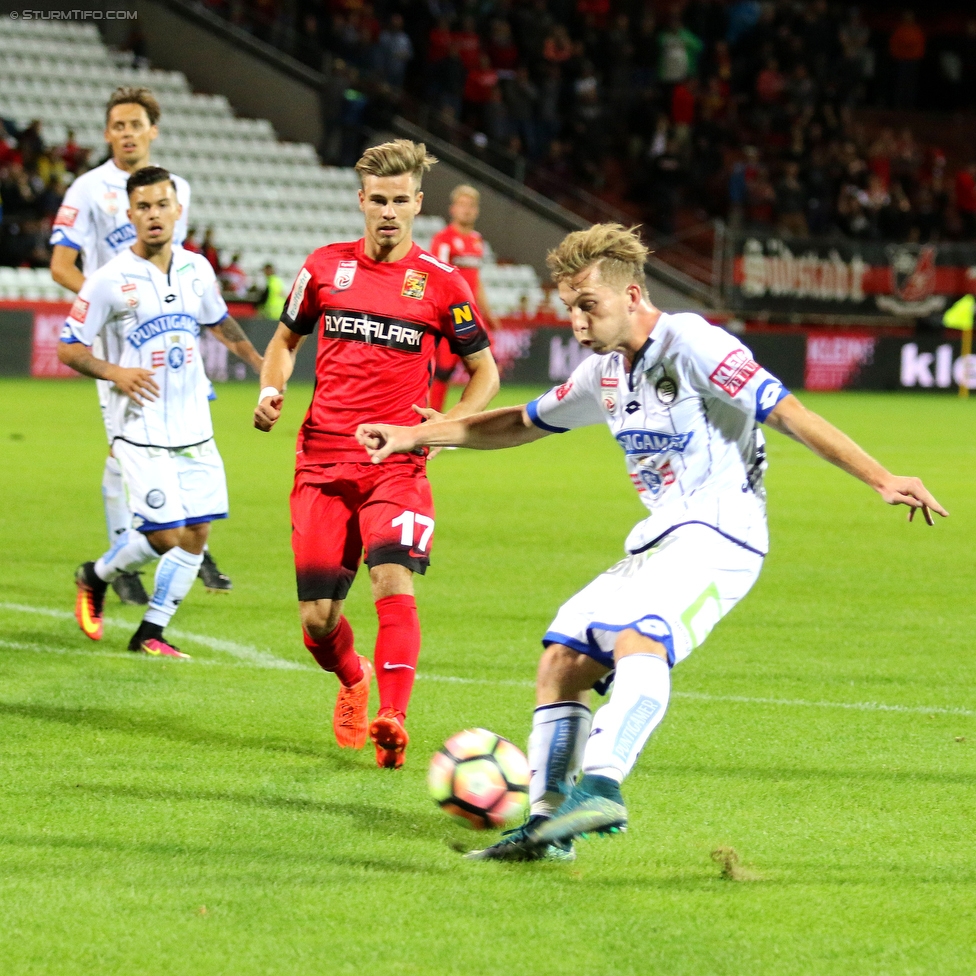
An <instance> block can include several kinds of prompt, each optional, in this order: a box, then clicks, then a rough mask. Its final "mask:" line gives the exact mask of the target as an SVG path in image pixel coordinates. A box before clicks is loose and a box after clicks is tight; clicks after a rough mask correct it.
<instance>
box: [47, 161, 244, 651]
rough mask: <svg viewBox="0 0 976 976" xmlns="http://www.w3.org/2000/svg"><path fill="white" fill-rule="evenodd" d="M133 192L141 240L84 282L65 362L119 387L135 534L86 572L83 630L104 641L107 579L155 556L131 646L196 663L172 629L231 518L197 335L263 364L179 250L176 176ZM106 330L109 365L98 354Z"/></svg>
mask: <svg viewBox="0 0 976 976" xmlns="http://www.w3.org/2000/svg"><path fill="white" fill-rule="evenodd" d="M126 191H127V193H128V200H129V207H128V213H129V219H130V220H131V221H132V224H133V227H134V230H135V238H136V239H135V243H134V244H133V245H132V247H131V248H126V249H125V250H124V251H123V252H122V253H121V254H119V255H118V257H115V258H113V259H112V260H110V261H109V262H108V263H107V264H104V265H103V266H102V267H100V268H99V269H98V270H97V271H95V272H93V273H92V274H91V275H89V276H88V277H87V278H86V279H85V283H84V284H83V285H82V287H81V291H80V293H79V294H78V297H77V298H76V299H75V303H74V305H72V307H71V312H70V314H69V315H68V320H67V322H66V323H65V326H64V330H63V332H62V334H61V342H60V344H59V346H58V357H59V358H60V360H61V362H63V363H65V364H66V365H68V366H71V367H72V369H76V370H77V371H78V372H79V373H84V374H85V375H86V376H92V377H94V378H95V379H99V380H107V381H108V382H109V383H110V384H111V385H110V387H109V390H108V405H107V411H106V416H107V423H108V429H109V434H110V437H111V442H112V450H113V453H114V455H115V457H116V458H117V459H118V462H119V466H120V468H121V470H122V480H123V482H124V485H125V491H126V495H127V497H128V500H129V505H130V506H131V509H132V513H133V524H134V526H135V528H136V529H138V531H137V532H130V533H127V534H126V535H124V536H122V537H120V539H119V540H118V542H117V543H116V544H115V545H114V546H113V547H112V548H111V549H109V551H108V552H106V553H105V554H104V555H103V556H102V557H101V558H99V559H98V560H97V561H95V562H87V563H83V564H82V565H81V566H80V567H79V568H78V571H77V573H76V583H77V587H78V596H77V601H76V604H75V615H76V617H77V619H78V624H79V625H80V627H81V629H82V631H83V632H84V633H85V635H86V636H87V637H90V638H91V639H92V640H100V639H101V637H102V610H103V607H104V603H105V591H106V589H107V587H108V585H109V583H111V582H112V580H113V579H114V578H115V577H116V576H117V575H118V574H119V573H124V572H133V571H135V570H136V569H139V568H140V567H141V566H144V565H145V564H146V563H148V562H151V561H152V560H154V559H157V558H158V559H159V565H158V566H157V567H156V580H155V589H154V591H153V594H152V597H151V598H150V600H149V608H148V610H147V611H146V615H145V616H144V617H143V620H142V623H141V624H140V625H139V629H138V630H137V631H136V632H135V634H134V635H133V636H132V639H131V640H130V641H129V650H131V651H142V652H145V653H147V654H153V655H162V656H166V657H188V655H186V654H183V653H182V652H181V651H180V650H179V648H177V647H175V646H174V645H173V644H171V643H170V642H169V641H167V640H166V639H165V638H164V636H163V628H164V627H165V626H166V624H167V623H169V621H170V618H171V617H172V616H173V614H174V613H175V612H176V608H177V607H178V606H179V604H180V601H182V600H183V598H184V597H185V596H186V595H187V593H188V592H189V591H190V587H191V586H192V585H193V581H194V579H195V578H196V575H197V572H198V571H199V569H200V564H201V562H202V561H203V547H204V545H205V544H206V541H207V535H208V533H209V531H210V523H211V522H212V521H214V520H215V519H222V518H227V483H226V481H225V479H224V464H223V461H222V460H221V457H220V454H219V452H218V451H217V446H216V444H215V443H214V439H213V425H212V424H211V421H210V405H209V402H208V399H207V398H208V394H209V390H210V383H209V381H208V380H207V377H206V374H205V373H204V370H203V361H202V359H201V356H200V345H199V336H200V328H201V326H203V327H209V328H213V329H215V330H218V329H219V330H220V331H221V332H222V333H223V338H224V340H225V341H226V342H227V344H228V345H229V346H230V348H231V349H232V350H233V351H234V352H235V354H236V355H238V356H240V357H241V358H242V359H245V360H246V361H249V362H251V363H252V364H254V365H256V367H257V368H258V369H260V366H261V357H260V356H258V354H257V352H256V351H255V350H254V347H253V346H252V345H251V343H250V341H249V340H248V338H247V336H245V335H244V332H243V331H242V330H241V327H240V326H239V325H238V324H237V322H235V321H234V319H232V318H231V317H230V316H229V315H228V314H227V306H226V305H225V304H224V300H223V298H221V296H220V289H219V287H218V285H217V280H216V278H215V276H214V272H213V269H212V268H211V267H210V264H209V262H208V261H207V260H206V259H205V258H204V257H202V255H199V254H193V253H191V252H190V251H186V250H184V249H183V248H182V247H179V246H178V245H175V244H174V243H173V229H174V227H175V225H176V223H177V221H178V220H179V218H180V212H181V207H180V204H179V200H178V199H177V195H176V184H175V183H174V182H173V179H172V178H171V177H170V174H169V173H168V172H167V171H166V170H165V169H162V168H161V167H159V166H146V167H143V168H141V169H139V170H137V171H136V172H135V173H134V174H133V175H132V176H130V177H129V180H128V183H127V185H126ZM99 335H101V336H102V339H103V342H104V348H105V359H99V358H96V357H95V356H94V355H93V353H92V350H91V348H90V347H91V345H92V343H93V342H94V341H95V338H96V337H97V336H99ZM160 557H161V558H160Z"/></svg>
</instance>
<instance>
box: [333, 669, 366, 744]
mask: <svg viewBox="0 0 976 976" xmlns="http://www.w3.org/2000/svg"><path fill="white" fill-rule="evenodd" d="M359 663H360V664H361V665H362V667H363V676H362V678H360V679H359V681H358V682H357V683H356V684H354V685H353V686H352V687H351V688H347V687H346V686H345V685H344V684H343V683H342V682H341V681H340V682H339V694H338V696H337V697H336V703H335V711H334V712H333V713H332V731H333V732H335V737H336V742H337V743H338V745H339V748H340V749H362V747H363V746H364V745H366V728H367V726H368V725H369V711H368V710H369V683H370V681H372V679H373V665H372V664H370V663H369V660H368V658H365V657H363V656H362V654H360V655H359Z"/></svg>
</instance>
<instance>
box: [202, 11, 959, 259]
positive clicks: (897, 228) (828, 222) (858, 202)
mask: <svg viewBox="0 0 976 976" xmlns="http://www.w3.org/2000/svg"><path fill="white" fill-rule="evenodd" d="M205 2H206V4H207V5H208V6H209V7H210V8H211V9H213V10H214V11H216V12H217V13H219V14H221V15H223V16H225V17H227V18H229V19H230V20H231V21H232V22H233V23H235V24H236V25H238V26H239V27H242V28H244V29H246V30H249V31H251V32H253V33H254V34H255V35H256V36H258V37H260V38H262V39H264V40H266V41H269V42H271V43H275V44H278V45H279V46H282V47H285V48H288V49H290V50H291V52H292V53H294V54H296V55H297V56H298V57H300V58H301V59H302V60H304V61H305V62H306V63H308V64H309V65H311V66H313V67H316V68H319V67H321V66H322V65H323V53H324V52H328V53H329V54H330V55H331V56H332V58H333V59H334V60H333V62H332V63H333V64H335V63H336V60H335V59H337V61H338V72H339V74H340V76H341V84H339V85H338V86H337V87H336V93H335V105H334V106H333V107H332V110H331V114H332V116H333V117H334V118H335V119H337V120H340V121H342V122H343V123H344V124H346V128H347V130H348V129H350V128H353V129H354V128H355V123H356V122H357V121H358V120H359V119H361V118H362V116H363V114H364V112H365V110H366V109H365V102H366V100H367V95H365V94H364V91H367V90H368V88H369V86H368V85H367V84H366V83H365V82H364V79H366V78H372V79H373V81H374V82H379V83H380V84H381V85H382V86H385V87H386V88H387V89H390V90H395V89H401V88H405V89H406V91H407V92H409V93H411V94H412V95H413V96H414V97H415V98H417V99H418V100H420V101H421V102H422V103H423V104H424V105H426V106H429V107H430V108H432V109H434V110H435V111H436V112H438V113H439V114H440V115H441V117H443V118H446V119H448V120H452V121H458V122H460V123H463V124H464V125H465V126H467V127H469V128H470V129H472V130H473V131H474V145H475V146H478V145H479V144H480V143H481V142H482V141H483V140H491V142H492V143H493V144H498V145H501V146H504V147H506V148H507V149H508V150H510V151H511V152H513V153H517V154H520V155H522V156H525V157H527V158H528V159H529V160H531V161H533V162H534V163H535V164H536V165H535V166H534V167H532V168H531V169H530V176H529V182H532V181H533V179H532V176H531V173H532V172H542V171H545V173H546V174H548V175H550V176H552V175H554V176H555V177H557V178H558V180H560V181H569V182H571V183H575V184H576V185H579V186H581V187H584V188H586V189H588V190H590V191H595V192H597V193H598V194H600V195H601V196H603V197H604V198H605V199H607V200H608V202H613V203H616V204H618V205H621V206H623V207H624V208H625V209H629V210H631V211H633V212H634V213H635V215H636V216H640V217H642V218H643V219H646V220H649V222H650V223H651V224H652V225H654V226H655V227H656V228H657V229H658V230H659V231H661V232H663V233H670V232H672V231H674V230H675V228H676V221H677V220H678V215H679V212H681V210H682V208H684V209H685V210H689V209H690V210H692V211H694V213H695V214H696V219H700V218H701V217H706V216H723V217H728V218H729V219H730V220H731V221H733V222H739V223H741V222H746V223H748V224H750V225H758V226H759V227H765V228H769V229H777V230H779V231H781V232H784V233H791V234H793V235H795V236H804V235H805V234H807V233H810V234H823V233H835V234H845V235H852V236H854V237H872V238H877V237H897V238H903V239H917V240H928V239H935V238H941V237H947V236H948V237H954V238H958V237H963V238H972V237H973V236H974V235H976V191H974V189H973V181H974V174H976V170H974V169H973V167H972V166H968V167H967V166H966V163H967V162H969V160H967V159H952V160H951V164H950V162H949V161H947V153H946V152H945V151H944V149H943V148H941V147H939V146H935V145H922V144H920V143H919V141H918V140H917V139H916V138H915V136H914V135H913V133H912V131H911V129H905V127H904V126H895V127H894V128H893V129H890V130H889V129H885V130H884V131H869V130H868V129H866V127H865V126H864V125H862V124H859V123H858V121H857V110H858V109H859V108H863V107H876V108H877V107H880V108H890V109H902V110H911V109H915V108H938V109H943V110H944V109H948V108H951V109H970V110H971V109H974V108H976V17H972V16H969V17H966V16H965V15H962V14H960V15H959V16H957V17H956V18H955V19H953V17H952V16H949V17H948V18H944V19H943V20H941V21H938V22H936V21H931V22H925V21H922V22H920V21H919V20H917V19H916V16H915V14H914V13H913V12H912V11H910V10H905V11H898V10H894V11H892V10H890V9H887V8H880V7H879V8H877V10H872V11H865V12H864V14H862V13H861V12H860V11H859V10H858V8H856V7H853V6H849V5H844V4H839V3H828V2H827V0H774V2H764V3H760V2H756V0H690V2H687V3H676V4H671V3H653V2H649V0H643V2H639V0H613V2H611V0H375V2H373V0H298V2H297V3H294V4H293V3H288V2H285V0H205ZM328 111H329V110H328V109H327V112H328ZM346 141H348V140H346ZM356 151H358V146H356V145H355V144H352V143H351V144H350V145H349V146H348V147H346V148H345V149H343V148H342V147H341V146H340V145H339V144H338V143H337V144H336V146H335V149H334V155H335V158H334V159H333V160H332V161H339V162H341V159H342V157H344V156H349V155H350V154H354V153H355V152H356ZM950 168H951V172H950ZM542 182H544V180H543V181H542ZM543 188H544V187H543Z"/></svg>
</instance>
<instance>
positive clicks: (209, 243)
mask: <svg viewBox="0 0 976 976" xmlns="http://www.w3.org/2000/svg"><path fill="white" fill-rule="evenodd" d="M183 246H184V247H186V244H184V245H183ZM200 253H201V254H202V255H203V256H204V257H205V258H206V259H207V260H208V261H209V262H210V267H211V268H213V269H214V274H215V275H219V274H220V252H219V251H218V250H217V245H216V244H215V243H214V229H213V227H208V228H207V229H206V231H205V232H204V235H203V243H202V244H201V246H200Z"/></svg>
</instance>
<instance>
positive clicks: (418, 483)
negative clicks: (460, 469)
mask: <svg viewBox="0 0 976 976" xmlns="http://www.w3.org/2000/svg"><path fill="white" fill-rule="evenodd" d="M291 525H292V533H291V547H292V550H293V551H294V553H295V573H296V576H297V577H298V599H299V600H344V599H345V598H346V595H347V594H348V593H349V588H350V587H351V586H352V581H353V579H355V576H356V570H357V569H358V568H359V563H360V560H361V559H362V556H363V551H364V550H365V552H366V565H367V566H370V567H373V566H380V565H383V564H384V563H396V564H398V565H400V566H405V567H406V568H407V569H409V570H411V571H412V572H414V573H421V574H423V573H426V572H427V567H428V566H429V565H430V548H431V543H432V542H433V538H434V499H433V496H432V495H431V491H430V482H429V481H428V480H427V475H426V473H425V462H424V461H423V460H420V459H414V458H410V459H408V460H404V461H396V462H394V463H393V464H389V463H385V464H361V463H358V462H353V461H344V462H340V463H338V464H323V465H316V466H315V467H310V468H306V469H302V470H298V471H296V472H295V487H294V488H293V489H292V492H291Z"/></svg>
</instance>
